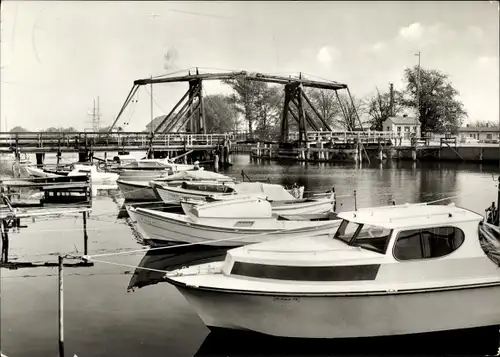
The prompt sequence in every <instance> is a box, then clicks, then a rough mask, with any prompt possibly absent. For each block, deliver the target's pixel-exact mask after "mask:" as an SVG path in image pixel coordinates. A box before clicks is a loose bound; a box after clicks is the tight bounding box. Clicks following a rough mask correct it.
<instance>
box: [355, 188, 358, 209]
mask: <svg viewBox="0 0 500 357" xmlns="http://www.w3.org/2000/svg"><path fill="white" fill-rule="evenodd" d="M354 210H355V211H357V210H358V202H357V200H356V190H354Z"/></svg>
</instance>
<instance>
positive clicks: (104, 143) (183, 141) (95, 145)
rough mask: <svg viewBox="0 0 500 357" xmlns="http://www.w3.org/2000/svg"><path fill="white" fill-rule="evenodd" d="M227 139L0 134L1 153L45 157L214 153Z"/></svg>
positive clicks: (208, 136) (211, 136)
mask: <svg viewBox="0 0 500 357" xmlns="http://www.w3.org/2000/svg"><path fill="white" fill-rule="evenodd" d="M227 139H229V135H228V134H156V135H155V136H154V138H153V140H152V142H151V134H150V133H143V132H141V133H130V132H127V133H90V132H84V133H36V132H24V133H0V152H4V153H5V152H12V151H13V149H14V148H16V147H18V148H19V149H20V150H21V151H22V152H31V153H47V152H56V151H58V150H61V151H64V152H78V151H81V150H85V149H86V148H88V149H92V150H93V151H118V150H126V151H142V150H147V149H148V148H149V147H153V149H156V150H193V149H194V150H204V149H205V150H207V149H214V148H216V147H217V146H218V145H221V144H223V142H224V140H227Z"/></svg>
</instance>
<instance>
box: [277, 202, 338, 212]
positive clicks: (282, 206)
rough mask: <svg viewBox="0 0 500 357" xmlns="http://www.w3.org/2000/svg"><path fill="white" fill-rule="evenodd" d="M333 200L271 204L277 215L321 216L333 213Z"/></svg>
mask: <svg viewBox="0 0 500 357" xmlns="http://www.w3.org/2000/svg"><path fill="white" fill-rule="evenodd" d="M334 202H335V201H334V200H330V199H318V200H314V201H310V202H297V203H285V202H279V203H278V202H276V203H274V202H273V203H271V206H272V209H273V213H277V214H279V215H301V214H321V213H326V212H332V211H333V204H334Z"/></svg>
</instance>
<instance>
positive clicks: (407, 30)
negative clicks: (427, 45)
mask: <svg viewBox="0 0 500 357" xmlns="http://www.w3.org/2000/svg"><path fill="white" fill-rule="evenodd" d="M423 35H424V27H423V26H422V25H421V24H420V22H414V23H412V24H411V25H408V26H406V27H402V28H400V29H399V34H398V37H399V38H402V39H405V40H409V41H416V40H420V39H421V38H422V37H423Z"/></svg>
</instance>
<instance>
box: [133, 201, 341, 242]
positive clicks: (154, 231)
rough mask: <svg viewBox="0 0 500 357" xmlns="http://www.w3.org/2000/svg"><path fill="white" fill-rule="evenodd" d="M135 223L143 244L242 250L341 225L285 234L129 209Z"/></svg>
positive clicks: (328, 224) (314, 226)
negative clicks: (184, 219) (190, 244)
mask: <svg viewBox="0 0 500 357" xmlns="http://www.w3.org/2000/svg"><path fill="white" fill-rule="evenodd" d="M127 212H128V214H129V216H130V218H132V221H133V222H136V224H137V226H138V228H139V229H138V230H139V231H140V232H141V234H142V235H143V236H144V240H146V241H148V242H149V243H150V244H151V245H163V244H168V243H171V242H178V243H196V244H203V245H211V246H222V247H239V246H242V245H246V244H253V243H261V242H266V241H269V240H273V239H278V238H284V237H287V238H294V237H299V236H303V235H319V234H328V233H331V232H332V231H333V230H334V229H336V228H337V227H338V225H339V224H340V221H328V222H315V223H314V224H311V225H310V226H309V227H304V228H300V229H299V228H297V229H295V230H293V231H292V230H285V229H277V228H271V227H269V228H262V229H241V228H225V227H215V226H208V225H202V224H195V223H189V224H187V223H183V222H180V221H178V220H176V219H170V218H166V217H159V216H156V215H151V214H148V213H146V212H143V211H137V210H133V209H127Z"/></svg>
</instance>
